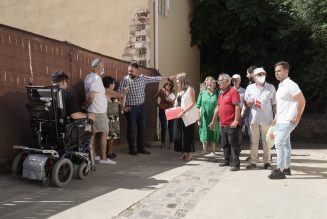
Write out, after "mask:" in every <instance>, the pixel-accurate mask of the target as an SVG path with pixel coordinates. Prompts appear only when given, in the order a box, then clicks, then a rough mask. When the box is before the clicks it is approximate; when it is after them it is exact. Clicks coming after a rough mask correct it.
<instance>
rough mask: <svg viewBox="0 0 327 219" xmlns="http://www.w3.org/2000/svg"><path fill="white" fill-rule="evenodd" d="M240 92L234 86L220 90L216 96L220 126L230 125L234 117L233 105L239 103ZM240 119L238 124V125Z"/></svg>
mask: <svg viewBox="0 0 327 219" xmlns="http://www.w3.org/2000/svg"><path fill="white" fill-rule="evenodd" d="M240 101H241V100H240V94H239V93H238V92H237V90H236V89H235V88H234V87H229V88H227V90H226V91H220V94H219V96H218V105H219V120H220V125H221V126H222V127H226V126H230V125H231V124H232V123H233V121H234V118H235V105H236V104H239V103H240ZM240 124H241V122H240V119H239V120H238V125H240Z"/></svg>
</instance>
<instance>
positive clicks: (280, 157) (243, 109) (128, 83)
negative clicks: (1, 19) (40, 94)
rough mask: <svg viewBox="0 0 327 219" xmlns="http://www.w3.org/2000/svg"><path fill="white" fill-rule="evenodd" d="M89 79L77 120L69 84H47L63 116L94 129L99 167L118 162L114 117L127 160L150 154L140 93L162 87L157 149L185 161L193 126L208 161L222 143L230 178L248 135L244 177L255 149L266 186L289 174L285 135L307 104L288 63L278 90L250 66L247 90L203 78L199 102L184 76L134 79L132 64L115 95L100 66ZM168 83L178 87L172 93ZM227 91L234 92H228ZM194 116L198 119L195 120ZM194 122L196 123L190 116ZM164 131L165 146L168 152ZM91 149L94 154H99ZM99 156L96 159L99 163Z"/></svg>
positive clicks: (59, 78) (63, 78)
mask: <svg viewBox="0 0 327 219" xmlns="http://www.w3.org/2000/svg"><path fill="white" fill-rule="evenodd" d="M91 66H92V69H93V71H92V72H91V73H89V74H88V75H87V76H86V78H85V80H84V84H85V94H86V101H85V103H84V104H83V106H82V108H83V109H84V110H85V111H86V113H83V112H80V110H79V107H78V106H77V105H76V103H75V100H74V97H73V95H72V93H71V92H70V91H67V90H66V88H67V83H68V76H67V75H66V74H65V73H64V72H62V71H57V72H55V73H53V74H52V82H53V84H54V85H58V86H59V87H60V88H62V89H63V90H64V91H65V95H64V97H65V103H66V109H67V113H68V115H70V117H71V118H72V119H79V118H90V119H92V120H93V121H94V123H93V139H94V142H93V147H92V148H93V152H94V154H95V155H96V156H95V160H97V161H98V162H99V163H100V164H115V163H116V162H115V161H113V159H114V158H115V157H116V156H117V155H116V154H114V153H113V151H112V145H113V140H115V139H118V138H119V137H120V126H119V113H120V112H123V113H124V114H125V116H126V119H127V142H128V149H129V154H130V155H138V154H139V153H141V154H150V152H149V151H147V150H146V149H145V148H144V124H145V110H144V100H145V86H146V85H147V84H149V83H159V82H161V81H163V82H164V83H163V87H162V88H161V89H159V91H158V92H157V93H156V94H155V96H154V100H155V103H156V104H157V106H158V108H159V120H160V127H161V135H160V136H161V146H160V148H170V147H171V146H172V145H173V146H174V150H175V151H176V152H180V155H179V156H178V159H183V160H187V161H189V160H191V159H192V153H193V152H195V147H194V131H195V124H196V123H197V124H198V125H199V138H200V141H201V142H202V144H203V151H202V153H203V154H206V153H208V146H209V145H211V148H212V153H215V147H216V145H217V144H218V140H219V138H220V139H221V146H222V149H223V154H224V162H223V163H221V164H219V165H220V166H230V170H231V171H237V170H239V169H240V159H239V156H240V152H241V146H242V131H243V132H244V131H245V130H247V131H248V133H249V136H250V144H251V148H250V149H251V153H250V159H249V163H248V164H247V165H246V168H247V169H254V168H257V162H258V145H259V142H261V143H262V146H263V152H264V155H263V162H264V168H265V169H269V170H272V172H271V174H270V175H269V178H270V179H284V178H286V177H285V175H290V174H291V169H290V166H291V144H290V133H291V132H292V131H293V130H294V129H295V127H296V125H297V124H298V123H299V121H300V119H301V116H302V113H303V111H304V107H305V98H304V96H303V94H302V92H301V90H300V88H299V87H298V85H297V84H296V83H295V82H294V81H292V80H291V79H290V78H289V76H288V75H289V70H290V66H289V64H288V63H287V62H283V61H282V62H278V63H276V65H275V77H276V79H277V80H279V81H280V83H279V86H278V90H277V91H276V89H275V87H274V86H273V85H272V84H270V83H268V82H266V75H267V72H266V71H265V70H264V69H263V68H257V67H255V66H251V67H250V68H249V69H247V77H248V78H249V85H248V86H247V88H246V89H244V88H242V87H240V82H241V76H240V75H238V74H235V75H233V76H232V77H230V76H229V75H228V74H225V73H222V74H220V75H219V77H218V80H217V81H216V80H215V79H214V78H213V77H211V76H208V77H207V78H206V79H205V81H204V88H203V89H202V90H201V91H200V93H199V95H198V97H197V100H196V95H195V91H194V88H193V87H192V85H191V83H190V82H189V80H188V79H187V75H186V73H180V74H178V75H176V76H172V77H160V76H154V77H151V76H145V75H143V74H140V73H139V66H138V65H137V64H136V63H132V64H130V65H129V67H128V75H126V76H125V77H124V78H123V79H122V80H121V82H120V84H119V87H118V89H117V91H116V90H114V87H115V79H114V78H112V77H110V76H105V77H103V78H102V77H101V76H102V75H103V74H104V63H103V61H102V60H101V59H100V58H96V59H94V60H93V61H92V64H91ZM174 83H175V84H176V85H177V88H176V92H175V90H174ZM232 83H233V84H232ZM172 107H180V109H181V111H180V112H179V114H178V115H177V118H176V119H174V120H169V121H167V119H166V115H165V110H167V109H169V108H172ZM194 113H196V114H197V115H196V114H194ZM194 115H195V116H194ZM167 123H168V131H169V143H168V144H167V145H166V143H165V142H166V141H165V138H166V130H167ZM271 126H275V132H274V134H273V135H274V136H269V137H270V138H273V137H274V139H275V147H276V151H277V167H276V168H275V169H273V168H272V166H271V163H270V162H271V155H270V145H268V143H267V141H266V135H267V132H268V129H269V128H270V127H271ZM97 145H99V146H100V147H99V148H100V149H99V150H97V147H96V146H97ZM98 154H99V155H98Z"/></svg>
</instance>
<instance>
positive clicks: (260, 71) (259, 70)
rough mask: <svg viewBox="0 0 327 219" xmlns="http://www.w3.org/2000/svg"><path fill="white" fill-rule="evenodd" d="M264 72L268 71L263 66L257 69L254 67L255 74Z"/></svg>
mask: <svg viewBox="0 0 327 219" xmlns="http://www.w3.org/2000/svg"><path fill="white" fill-rule="evenodd" d="M262 72H264V73H267V72H266V71H265V70H264V69H263V68H262V67H261V68H256V69H254V71H253V74H254V75H257V74H259V73H262Z"/></svg>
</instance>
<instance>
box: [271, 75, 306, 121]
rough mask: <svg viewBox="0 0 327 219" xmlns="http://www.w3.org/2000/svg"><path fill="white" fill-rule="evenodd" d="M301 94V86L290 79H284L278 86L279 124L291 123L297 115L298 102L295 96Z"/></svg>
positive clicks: (277, 115)
mask: <svg viewBox="0 0 327 219" xmlns="http://www.w3.org/2000/svg"><path fill="white" fill-rule="evenodd" d="M299 93H301V90H300V88H299V86H298V85H297V84H296V83H295V82H294V81H292V80H291V79H290V78H286V79H284V80H283V81H282V82H280V83H279V85H278V90H277V94H276V98H277V113H276V119H277V123H290V121H292V120H293V118H294V117H295V115H296V111H297V102H296V100H295V99H294V96H295V95H297V94H299Z"/></svg>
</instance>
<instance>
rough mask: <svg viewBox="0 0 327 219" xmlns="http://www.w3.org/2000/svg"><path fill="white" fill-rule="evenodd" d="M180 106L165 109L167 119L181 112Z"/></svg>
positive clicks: (175, 117) (175, 116)
mask: <svg viewBox="0 0 327 219" xmlns="http://www.w3.org/2000/svg"><path fill="white" fill-rule="evenodd" d="M182 111H183V110H182V108H180V107H172V108H169V109H166V110H165V113H166V119H167V120H172V119H177V116H178V115H179V114H180V113H181V112H182Z"/></svg>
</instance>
